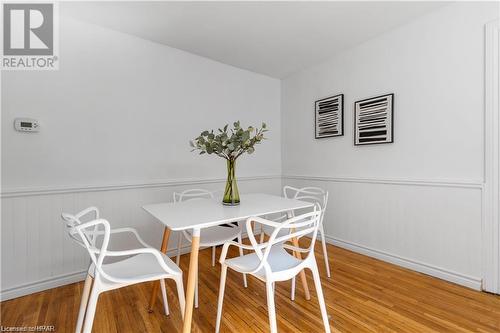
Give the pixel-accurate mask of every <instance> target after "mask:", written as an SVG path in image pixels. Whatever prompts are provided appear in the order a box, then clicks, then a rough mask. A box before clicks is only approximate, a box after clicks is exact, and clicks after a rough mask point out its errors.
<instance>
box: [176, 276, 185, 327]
mask: <svg viewBox="0 0 500 333" xmlns="http://www.w3.org/2000/svg"><path fill="white" fill-rule="evenodd" d="M174 280H175V284H176V286H177V297H178V298H179V307H180V308H181V314H182V319H184V311H185V310H186V296H185V295H184V283H183V282H182V275H181V276H179V277H176V278H174Z"/></svg>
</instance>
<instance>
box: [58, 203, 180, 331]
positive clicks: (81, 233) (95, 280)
mask: <svg viewBox="0 0 500 333" xmlns="http://www.w3.org/2000/svg"><path fill="white" fill-rule="evenodd" d="M91 213H93V214H94V219H92V220H91V221H88V222H82V218H83V217H85V216H87V215H88V214H91ZM62 218H63V219H64V221H65V223H66V227H67V230H68V234H69V236H70V237H71V238H72V239H73V240H75V241H76V242H77V243H78V244H79V245H81V246H83V247H85V248H86V249H87V251H88V252H89V255H90V258H91V264H90V267H89V269H88V274H87V278H86V279H85V284H84V287H83V293H82V299H81V302H80V310H79V313H78V320H77V324H76V329H75V332H76V333H80V332H81V331H82V326H83V333H90V332H91V331H92V324H93V321H94V315H95V310H96V306H97V299H98V298H99V295H100V294H101V293H103V292H105V291H108V290H113V289H117V288H122V287H126V286H129V285H132V284H136V283H142V282H147V281H156V280H160V285H161V291H162V296H163V303H164V309H165V313H166V314H167V315H168V314H169V309H168V301H167V293H166V288H165V281H164V279H173V280H174V281H175V283H176V284H177V294H178V297H179V304H180V308H181V313H182V315H183V316H184V308H185V299H184V286H183V284H182V271H181V270H180V268H179V267H178V266H176V265H175V263H174V262H173V261H172V260H170V258H168V257H167V256H166V255H165V254H163V253H161V252H160V251H158V250H156V249H154V248H152V247H150V246H149V245H148V244H146V243H145V242H144V241H143V240H142V239H141V237H140V236H139V234H138V233H137V231H136V230H135V229H132V228H120V229H113V230H111V228H110V225H109V222H108V221H106V220H104V219H101V218H99V210H98V209H97V208H95V207H90V208H87V209H85V210H83V211H82V212H80V213H78V214H75V215H71V214H66V213H62ZM117 233H131V234H133V235H134V236H135V238H136V239H137V241H138V242H139V243H140V244H141V245H142V246H144V247H142V248H137V249H133V250H125V251H110V250H108V245H109V242H110V237H111V234H117ZM101 236H102V244H101V245H100V246H98V245H97V241H98V239H99V241H101V239H100V237H101ZM108 257H126V258H125V259H123V260H120V261H115V262H112V263H104V260H105V258H108ZM84 319H85V322H84Z"/></svg>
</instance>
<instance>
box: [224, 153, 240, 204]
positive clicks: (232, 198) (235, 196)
mask: <svg viewBox="0 0 500 333" xmlns="http://www.w3.org/2000/svg"><path fill="white" fill-rule="evenodd" d="M235 166H236V160H227V181H226V189H225V190H224V198H223V199H222V204H224V205H227V206H236V205H239V204H240V193H239V192H238V185H237V184H236V175H235Z"/></svg>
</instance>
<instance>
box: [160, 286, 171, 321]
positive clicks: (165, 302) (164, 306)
mask: <svg viewBox="0 0 500 333" xmlns="http://www.w3.org/2000/svg"><path fill="white" fill-rule="evenodd" d="M160 288H161V295H162V297H163V308H164V309H165V314H166V315H167V316H168V315H169V314H170V311H168V299H167V288H166V286H165V280H164V279H161V280H160Z"/></svg>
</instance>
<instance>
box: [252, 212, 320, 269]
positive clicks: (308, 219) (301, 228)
mask: <svg viewBox="0 0 500 333" xmlns="http://www.w3.org/2000/svg"><path fill="white" fill-rule="evenodd" d="M321 214H322V210H321V206H320V205H319V203H315V204H314V208H313V210H312V211H311V212H308V213H305V214H301V215H298V216H294V217H292V218H290V219H288V220H286V221H284V222H275V221H270V220H265V219H262V218H249V219H248V220H247V224H246V228H247V233H248V238H249V240H250V243H251V244H252V246H253V248H254V251H255V253H256V254H257V256H258V257H259V259H260V261H261V262H260V265H259V267H258V268H257V269H255V271H258V270H259V269H261V268H262V267H267V268H269V266H268V264H267V258H268V256H269V253H270V252H271V249H272V247H273V246H274V245H276V244H285V243H286V242H288V241H292V240H293V239H294V238H297V239H298V238H301V237H302V236H305V235H310V234H311V243H310V244H309V246H308V247H307V248H297V250H300V252H305V253H307V256H306V259H307V258H308V257H309V256H311V255H314V245H315V243H316V236H317V233H318V227H319V225H320V220H321ZM253 221H255V222H257V223H261V224H266V225H269V226H271V227H273V228H274V230H273V232H272V233H271V235H270V236H269V240H268V241H267V242H266V243H264V244H259V242H257V240H256V239H255V235H254V232H253V228H252V222H253ZM282 230H286V231H287V232H285V233H282V232H281V233H280V231H282ZM288 247H290V246H288Z"/></svg>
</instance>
